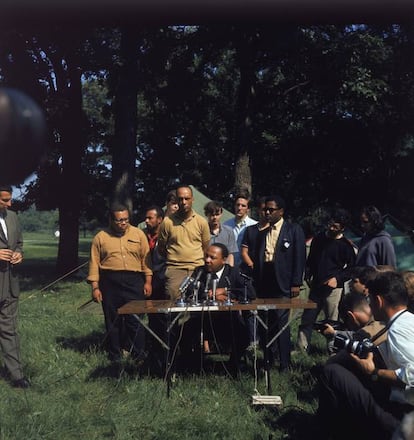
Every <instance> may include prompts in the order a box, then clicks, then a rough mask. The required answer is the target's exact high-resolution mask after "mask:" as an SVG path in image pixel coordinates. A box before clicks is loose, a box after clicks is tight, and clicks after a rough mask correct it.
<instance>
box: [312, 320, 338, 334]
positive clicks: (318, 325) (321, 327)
mask: <svg viewBox="0 0 414 440" xmlns="http://www.w3.org/2000/svg"><path fill="white" fill-rule="evenodd" d="M328 324H329V325H330V326H331V327H333V329H334V330H341V328H342V323H341V322H340V321H334V320H332V319H323V320H322V321H317V322H314V323H313V329H314V330H317V331H318V332H323V331H325V330H326V326H327V325H328Z"/></svg>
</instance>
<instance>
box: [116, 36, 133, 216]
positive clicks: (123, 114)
mask: <svg viewBox="0 0 414 440" xmlns="http://www.w3.org/2000/svg"><path fill="white" fill-rule="evenodd" d="M137 41H138V35H137V32H136V31H134V30H131V29H128V28H126V29H124V30H123V31H122V36H121V67H120V70H119V76H118V83H117V88H116V90H115V100H114V113H115V135H114V144H113V146H112V179H113V183H114V193H113V194H112V198H115V199H116V200H118V201H119V202H122V203H126V204H127V206H128V207H129V208H130V210H131V212H132V196H133V194H134V192H135V168H136V165H135V162H136V158H137V150H136V148H137V146H136V138H137V88H138V53H137V50H138V44H137Z"/></svg>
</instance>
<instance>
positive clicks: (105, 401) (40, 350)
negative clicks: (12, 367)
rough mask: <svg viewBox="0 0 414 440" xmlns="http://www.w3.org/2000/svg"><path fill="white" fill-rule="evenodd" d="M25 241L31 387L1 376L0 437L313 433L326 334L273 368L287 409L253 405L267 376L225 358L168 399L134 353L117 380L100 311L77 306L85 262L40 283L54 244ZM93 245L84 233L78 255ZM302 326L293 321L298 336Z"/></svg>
mask: <svg viewBox="0 0 414 440" xmlns="http://www.w3.org/2000/svg"><path fill="white" fill-rule="evenodd" d="M25 239H26V244H25V262H24V263H23V264H22V266H21V281H22V283H21V284H22V295H21V299H20V317H19V328H20V335H21V356H22V361H23V364H24V368H25V372H26V375H27V376H28V378H29V379H30V381H31V383H32V387H31V388H30V389H28V390H16V389H13V388H11V387H10V386H9V384H8V383H7V382H6V381H5V380H0V399H1V402H2V404H1V405H0V440H6V439H7V440H9V439H10V440H11V439H13V440H14V439H30V440H34V439H39V440H40V439H42V440H49V439H50V440H56V439H59V440H66V439H78V438H81V439H88V440H89V439H117V440H124V439H142V440H145V439H167V440H168V439H171V440H173V439H198V440H201V439H243V440H244V439H252V440H253V439H288V438H291V439H298V440H300V439H309V438H312V437H311V436H310V434H309V433H310V430H311V428H312V424H313V423H314V419H313V418H312V416H313V413H314V411H315V409H316V406H317V395H316V383H315V380H314V379H313V377H312V375H311V373H310V368H311V367H312V366H313V365H315V364H317V363H320V362H322V361H323V360H324V359H325V353H324V341H323V339H322V337H321V336H319V335H315V339H314V343H315V346H314V349H315V350H314V354H312V355H303V354H295V355H294V356H293V362H294V368H293V370H292V371H291V372H289V373H282V374H279V373H278V372H277V371H276V370H275V371H273V370H272V372H271V383H272V386H273V394H277V395H279V396H280V397H281V398H282V400H283V406H282V407H279V408H274V407H268V406H259V407H256V406H253V405H252V403H251V400H252V395H253V394H254V391H255V387H256V386H257V390H258V391H259V392H260V393H261V394H266V387H265V383H264V379H263V377H260V376H259V377H258V378H257V381H255V376H254V374H252V372H251V371H247V372H244V373H242V374H241V377H240V378H238V379H234V378H232V377H230V376H229V375H227V374H226V372H225V371H223V369H222V368H220V365H218V366H217V369H216V371H215V372H211V371H209V370H208V369H206V371H205V372H204V373H202V374H200V375H189V376H178V377H177V378H176V380H175V381H174V383H173V384H172V386H171V390H170V396H169V397H168V396H167V384H166V382H165V381H164V380H163V379H161V378H157V377H151V376H150V375H149V374H148V373H147V372H146V371H145V370H144V371H137V370H136V369H134V368H132V366H131V365H130V364H129V361H128V360H126V361H125V370H124V372H123V374H122V375H121V378H119V379H118V378H114V377H111V374H110V370H109V364H108V362H107V360H106V355H105V352H104V349H103V338H104V333H105V332H104V326H103V316H102V314H101V311H100V308H99V307H94V306H92V307H89V308H88V307H86V308H85V309H83V310H81V311H79V310H78V308H79V306H80V305H82V304H84V303H85V302H86V301H88V300H89V298H90V289H89V287H88V285H87V284H86V283H85V281H84V274H85V273H86V271H85V269H83V270H84V273H82V271H81V273H80V276H76V277H72V278H71V279H70V280H67V279H65V280H62V281H59V282H58V283H56V284H53V285H52V286H50V287H49V288H47V289H44V287H45V286H47V285H49V284H50V283H51V282H52V281H53V270H54V259H55V257H56V252H57V242H56V241H55V240H54V239H53V238H50V239H49V241H44V240H42V239H41V237H38V238H36V239H35V238H31V237H26V236H25ZM31 240H33V241H31ZM89 241H90V239H89ZM88 247H89V242H88V240H85V242H84V243H82V244H81V254H80V256H81V258H80V259H81V261H83V260H86V258H87V251H88ZM296 328H297V321H296V322H295V323H294V324H293V330H292V335H293V339H295V335H296Z"/></svg>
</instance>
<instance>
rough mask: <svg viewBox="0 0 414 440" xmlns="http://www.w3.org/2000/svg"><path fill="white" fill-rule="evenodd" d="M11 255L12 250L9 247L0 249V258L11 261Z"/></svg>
mask: <svg viewBox="0 0 414 440" xmlns="http://www.w3.org/2000/svg"><path fill="white" fill-rule="evenodd" d="M12 256H13V251H12V250H11V249H0V260H2V261H9V262H10V261H11V259H12Z"/></svg>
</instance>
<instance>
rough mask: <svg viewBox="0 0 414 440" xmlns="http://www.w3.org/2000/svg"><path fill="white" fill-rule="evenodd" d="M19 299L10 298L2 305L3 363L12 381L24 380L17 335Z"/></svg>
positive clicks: (0, 339) (1, 335)
mask: <svg viewBox="0 0 414 440" xmlns="http://www.w3.org/2000/svg"><path fill="white" fill-rule="evenodd" d="M17 306H18V298H14V297H9V298H6V299H4V300H2V301H1V303H0V346H1V350H2V353H3V362H4V366H5V367H6V369H7V371H8V372H9V374H10V378H11V379H12V380H18V379H21V378H23V369H22V365H21V362H20V345H19V336H18V334H17V308H18V307H17Z"/></svg>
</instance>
